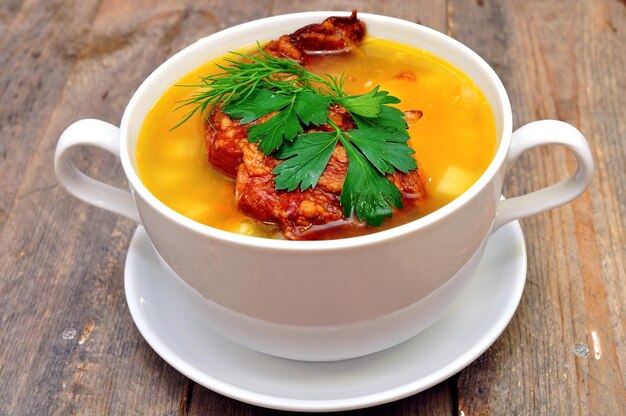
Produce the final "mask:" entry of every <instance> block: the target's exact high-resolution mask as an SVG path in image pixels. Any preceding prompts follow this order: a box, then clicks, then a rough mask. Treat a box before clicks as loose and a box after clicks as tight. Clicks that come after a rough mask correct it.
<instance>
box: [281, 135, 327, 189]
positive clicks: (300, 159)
mask: <svg viewBox="0 0 626 416" xmlns="http://www.w3.org/2000/svg"><path fill="white" fill-rule="evenodd" d="M338 140H339V135H338V133H336V132H333V133H325V132H315V133H308V134H301V135H300V136H298V140H294V141H293V142H290V143H285V144H284V146H283V147H281V148H280V149H279V150H278V152H276V154H275V157H277V158H279V159H287V160H285V161H284V162H282V163H281V164H279V165H278V166H276V167H275V168H274V170H273V171H272V173H273V174H275V175H277V176H276V178H274V179H275V183H276V189H285V190H287V191H289V192H291V191H293V190H295V189H296V188H298V187H299V188H300V189H301V190H305V189H308V188H311V187H315V185H317V181H318V180H319V178H320V176H321V175H322V173H323V172H324V169H325V168H326V165H328V161H329V160H330V157H331V155H332V153H333V150H334V149H335V146H336V145H337V141H338Z"/></svg>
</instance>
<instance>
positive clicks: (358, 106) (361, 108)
mask: <svg viewBox="0 0 626 416" xmlns="http://www.w3.org/2000/svg"><path fill="white" fill-rule="evenodd" d="M379 88H380V86H378V85H377V86H376V87H374V89H372V90H371V91H370V92H368V93H365V94H361V95H347V96H344V97H339V98H338V99H337V101H339V102H340V103H341V105H343V106H344V107H345V109H346V110H348V111H349V112H350V113H351V114H353V115H358V116H361V117H376V116H378V115H379V114H380V112H381V110H382V107H383V104H397V103H399V102H400V100H399V99H397V98H396V97H393V96H391V95H389V92H387V91H379V90H378V89H379Z"/></svg>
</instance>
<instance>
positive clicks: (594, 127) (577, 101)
mask: <svg viewBox="0 0 626 416" xmlns="http://www.w3.org/2000/svg"><path fill="white" fill-rule="evenodd" d="M352 8H356V9H358V10H359V11H364V12H373V13H379V14H385V15H389V16H396V17H400V18H403V19H406V20H409V21H414V22H419V23H422V24H424V25H427V26H430V27H432V28H435V29H437V30H439V31H441V32H444V33H447V34H449V35H450V36H452V37H454V38H456V39H458V40H460V41H461V42H464V43H465V44H467V45H468V46H470V47H471V48H473V49H474V50H475V51H477V52H478V53H479V54H480V55H482V56H483V57H484V58H485V59H486V60H487V61H488V62H489V63H490V64H491V65H492V66H493V67H494V68H495V70H496V71H497V72H498V74H499V75H500V76H501V78H502V80H503V82H504V84H505V86H506V87H507V89H508V91H509V94H510V97H511V101H512V106H513V109H514V119H515V125H516V127H517V126H520V125H522V124H524V123H526V122H529V121H532V120H536V119H541V118H556V119H561V120H564V121H567V122H569V123H572V124H574V125H575V126H577V127H578V128H580V129H581V130H582V131H583V132H584V133H585V135H586V137H587V138H588V140H589V142H590V144H591V147H592V148H593V151H594V152H595V158H596V162H597V166H598V169H597V175H596V177H595V181H594V183H593V186H592V188H591V190H590V191H588V192H587V193H586V194H585V195H584V196H583V197H582V198H580V199H579V200H577V201H576V202H575V203H572V204H570V205H567V206H566V207H563V208H560V209H556V210H554V211H552V212H549V213H545V214H542V215H538V216H536V217H533V218H530V219H527V220H524V221H523V222H522V225H523V229H524V232H525V236H526V242H527V247H528V257H529V264H528V282H527V285H526V289H525V292H524V296H523V298H522V302H521V305H520V307H519V309H518V311H517V313H516V315H515V317H514V318H513V321H512V322H511V324H510V325H509V327H508V328H507V330H506V331H505V332H504V334H503V335H502V336H501V337H500V338H499V339H498V341H496V343H495V344H494V345H493V346H492V347H491V348H490V349H489V350H488V351H487V352H486V353H485V354H484V355H483V356H481V357H480V358H479V359H478V360H477V361H476V362H474V363H473V364H471V365H470V366H469V367H467V368H466V369H465V370H463V371H462V372H460V373H459V374H458V375H456V376H454V377H452V378H450V379H449V380H447V381H445V382H443V383H441V384H439V385H437V386H435V387H433V388H431V389H429V390H427V391H425V392H423V393H420V394H417V395H415V396H413V397H410V398H407V399H405V400H401V401H398V402H395V403H390V404H387V405H383V406H379V407H376V408H372V409H366V410H362V411H356V412H354V414H365V415H374V414H386V415H440V414H441V415H449V414H455V415H456V414H459V415H489V414H495V415H503V414H547V415H556V414H567V415H569V414H575V415H579V414H598V415H620V414H621V415H624V414H626V324H625V322H626V310H625V309H626V277H625V276H626V231H625V227H624V218H626V173H625V169H626V110H625V109H626V75H625V74H626V2H625V1H624V0H586V1H585V0H578V1H574V0H572V1H559V0H554V1H545V0H525V1H515V0H508V1H497V0H472V1H469V0H468V1H462V0H419V1H412V2H410V1H402V0H393V1H380V0H372V1H366V0H360V1H359V0H352V1H339V0H335V1H333V0H306V1H294V0H291V1H278V0H275V1H270V0H257V1H244V0H229V1H197V0H186V1H181V2H175V1H160V2H151V1H147V0H144V1H142V0H106V1H98V0H82V1H78V0H77V1H48V0H32V1H19V0H1V1H0V415H5V414H6V415H44V414H60V415H69V414H80V415H91V414H94V415H100V414H115V415H131V414H142V415H200V414H216V415H217V414H219V415H226V414H229V415H230V414H232V415H240V414H245V415H270V414H275V413H276V412H274V411H270V410H266V409H261V408H257V407H254V406H250V405H246V404H242V403H239V402H237V401H234V400H231V399H229V398H226V397H223V396H221V395H219V394H216V393H213V392H211V391H210V390H207V389H205V388H203V387H201V386H199V385H196V384H195V383H193V382H192V381H190V380H188V379H186V378H185V377H184V376H182V375H181V374H179V373H178V372H176V371H175V370H174V369H172V368H171V367H170V366H169V365H167V364H166V363H165V362H164V361H163V360H162V359H161V358H159V357H158V356H157V355H156V354H155V353H154V352H153V351H152V350H151V349H150V347H149V346H148V345H147V344H146V342H145V341H144V340H143V339H142V337H141V336H140V334H139V332H138V331H137V329H136V328H135V326H134V324H133V322H132V320H131V317H130V314H129V312H128V309H127V307H126V303H125V299H124V289H123V268H124V260H125V256H126V250H127V247H128V244H129V240H130V237H131V235H132V232H133V230H134V229H135V227H136V224H134V223H132V222H130V221H128V220H126V219H124V218H121V217H120V216H117V215H114V214H111V213H109V212H105V211H102V210H99V209H96V208H93V207H91V206H88V205H86V204H84V203H82V202H79V201H78V200H76V199H74V198H73V197H71V196H70V195H69V194H68V193H67V192H66V191H65V190H64V189H63V188H62V187H61V186H59V184H58V183H57V181H56V179H55V176H54V173H53V168H52V157H53V152H54V147H55V144H56V141H57V138H58V137H59V134H60V133H61V132H62V131H63V129H64V128H65V127H66V126H67V125H69V124H70V123H71V122H73V121H75V120H77V119H80V118H85V117H95V118H100V119H102V120H106V121H109V122H111V123H115V124H117V123H119V121H120V118H121V115H122V112H123V110H124V107H125V105H126V103H127V101H128V100H129V98H130V97H131V95H132V93H133V92H134V90H135V89H136V88H137V86H138V85H139V84H140V83H141V81H142V80H143V79H144V78H145V77H146V76H147V75H148V74H149V73H150V72H151V71H152V70H153V69H154V68H155V67H156V66H158V65H159V64H160V63H161V62H163V61H164V60H165V59H166V58H167V57H169V56H170V55H172V54H173V53H174V52H175V51H177V50H179V49H181V48H183V47H184V46H186V45H188V44H190V43H192V42H193V41H195V40H196V39H198V38H200V37H203V36H206V35H209V34H211V33H214V32H216V31H219V30H220V29H223V28H225V27H228V26H231V25H234V24H237V23H242V22H245V21H249V20H254V19H257V18H260V17H264V16H270V15H276V14H282V13H288V12H296V11H305V10H326V9H332V10H350V9H352ZM79 157H80V161H79V164H80V165H81V166H82V167H83V168H84V169H86V170H87V171H88V172H89V173H90V174H92V175H95V176H97V177H99V178H102V179H104V180H106V181H109V182H112V183H114V184H117V185H120V186H124V185H125V183H124V179H123V174H122V171H121V168H119V166H118V164H117V163H116V161H115V160H114V159H113V158H112V157H110V156H109V155H106V154H105V153H103V152H98V151H93V152H88V151H85V152H83V153H81V154H80V156H79ZM574 165H575V162H574V160H573V158H572V157H571V156H569V155H567V154H566V153H565V152H564V151H563V150H561V149H559V148H549V149H548V148H542V149H538V150H536V151H533V152H531V153H530V154H528V155H526V156H524V157H523V158H522V159H521V160H520V161H519V162H518V163H517V164H516V166H515V168H514V170H513V174H512V175H511V176H512V178H511V179H510V181H509V182H508V185H507V188H506V194H507V195H509V196H510V195H514V194H519V193H523V192H527V191H529V190H531V189H536V188H538V187H542V186H545V185H546V184H549V183H552V182H554V181H556V180H557V179H559V178H562V177H564V176H565V175H566V174H567V172H568V171H571V169H572V167H573V166H574ZM505 277H506V276H503V278H505ZM74 332H75V335H74V336H73V334H74ZM592 334H594V335H593V336H592ZM594 337H595V339H594ZM575 345H578V348H577V349H575V348H574V346H575ZM575 351H578V354H576V352H575ZM585 351H588V353H587V354H585ZM278 413H281V412H278Z"/></svg>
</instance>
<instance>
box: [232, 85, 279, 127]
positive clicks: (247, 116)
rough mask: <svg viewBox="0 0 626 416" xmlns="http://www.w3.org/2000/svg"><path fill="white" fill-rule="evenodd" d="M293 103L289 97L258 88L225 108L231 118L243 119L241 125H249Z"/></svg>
mask: <svg viewBox="0 0 626 416" xmlns="http://www.w3.org/2000/svg"><path fill="white" fill-rule="evenodd" d="M290 101H291V97H289V96H288V95H284V94H280V93H278V92H276V91H272V90H269V89H266V88H257V89H255V90H253V91H251V92H250V93H249V94H247V95H246V96H244V97H242V98H239V99H237V100H234V101H231V102H230V103H229V104H228V105H226V106H224V108H223V109H222V111H224V112H225V113H226V114H228V115H229V116H231V117H233V118H236V119H241V120H239V122H240V123H241V124H247V123H250V122H252V121H254V120H257V119H259V118H261V117H263V116H265V115H268V114H269V113H271V112H273V111H278V110H280V109H282V108H284V107H285V106H287V104H289V103H290Z"/></svg>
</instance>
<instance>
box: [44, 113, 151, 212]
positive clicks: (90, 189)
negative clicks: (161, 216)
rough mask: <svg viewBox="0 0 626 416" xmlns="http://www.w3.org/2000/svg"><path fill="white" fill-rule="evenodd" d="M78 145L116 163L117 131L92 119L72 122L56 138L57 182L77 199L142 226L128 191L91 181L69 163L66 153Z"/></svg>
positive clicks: (115, 128) (117, 149) (109, 125)
mask: <svg viewBox="0 0 626 416" xmlns="http://www.w3.org/2000/svg"><path fill="white" fill-rule="evenodd" d="M80 146H93V147H99V148H100V149H104V150H106V151H108V152H109V153H111V154H113V155H114V156H115V157H117V158H118V160H119V157H120V129H119V128H118V127H116V126H114V125H112V124H109V123H106V122H104V121H100V120H94V119H84V120H79V121H77V122H75V123H74V124H72V125H71V126H69V127H68V128H67V129H65V131H64V132H63V134H61V137H60V138H59V142H58V143H57V147H56V151H55V153H54V171H55V172H56V176H57V179H58V180H59V182H60V183H61V184H62V185H63V186H64V187H65V189H67V190H68V192H69V193H71V194H72V195H74V196H75V197H76V198H78V199H81V200H83V201H85V202H87V203H89V204H91V205H94V206H96V207H99V208H104V209H106V210H109V211H113V212H115V213H117V214H121V215H123V216H125V217H128V218H130V219H131V220H134V221H136V222H139V223H141V220H140V219H139V214H138V212H137V208H135V203H134V201H133V197H132V196H131V194H130V192H128V191H125V190H121V189H118V188H116V187H114V186H111V185H107V184H106V183H103V182H100V181H98V180H96V179H93V178H91V177H89V176H87V175H85V174H84V173H83V172H81V171H80V170H78V168H76V166H75V165H74V163H72V160H71V158H70V152H69V150H70V149H72V148H73V147H80Z"/></svg>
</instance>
